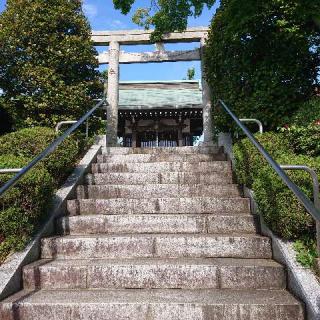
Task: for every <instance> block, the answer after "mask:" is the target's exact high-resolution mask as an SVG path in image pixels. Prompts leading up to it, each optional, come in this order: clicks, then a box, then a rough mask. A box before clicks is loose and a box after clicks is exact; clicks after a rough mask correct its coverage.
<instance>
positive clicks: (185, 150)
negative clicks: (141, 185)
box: [102, 146, 222, 155]
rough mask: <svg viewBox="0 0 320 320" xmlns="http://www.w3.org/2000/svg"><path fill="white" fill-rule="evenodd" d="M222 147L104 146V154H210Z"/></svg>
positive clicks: (219, 150)
mask: <svg viewBox="0 0 320 320" xmlns="http://www.w3.org/2000/svg"><path fill="white" fill-rule="evenodd" d="M221 152H222V148H220V147H218V146H213V147H177V148H176V147H171V148H170V147H167V148H161V147H160V148H123V147H120V148H117V147H116V148H102V154H107V155H126V154H160V153H162V154H210V153H221Z"/></svg>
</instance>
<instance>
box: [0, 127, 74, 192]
mask: <svg viewBox="0 0 320 320" xmlns="http://www.w3.org/2000/svg"><path fill="white" fill-rule="evenodd" d="M56 136H57V135H56V133H55V131H54V130H53V129H50V128H46V127H34V128H27V129H22V130H19V131H16V132H12V133H9V134H6V135H4V136H2V137H0V154H13V155H15V156H23V157H26V158H29V159H32V158H34V157H35V156H36V155H38V154H39V153H41V152H42V151H43V150H44V149H45V148H46V147H47V146H48V145H49V144H50V143H51V142H52V141H53V140H54V139H55V138H56ZM78 153H79V142H78V139H77V138H76V137H74V136H73V137H69V138H68V139H66V140H65V141H64V142H63V143H62V144H61V145H60V146H59V147H58V148H57V149H56V150H55V151H54V152H53V153H52V154H51V155H50V156H49V157H48V158H46V159H45V160H44V165H45V167H46V169H47V170H48V171H49V173H50V174H51V175H52V177H53V178H54V185H55V186H58V185H59V183H60V182H61V181H62V180H63V179H64V178H65V177H66V175H67V174H68V173H70V172H71V170H72V168H73V167H74V164H75V161H76V159H77V156H78Z"/></svg>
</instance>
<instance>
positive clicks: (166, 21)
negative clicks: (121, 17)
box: [113, 0, 216, 42]
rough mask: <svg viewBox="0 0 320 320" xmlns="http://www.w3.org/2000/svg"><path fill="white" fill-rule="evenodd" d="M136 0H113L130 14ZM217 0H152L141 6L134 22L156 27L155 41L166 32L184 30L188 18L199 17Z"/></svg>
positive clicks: (147, 27) (153, 38) (124, 12)
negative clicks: (205, 8) (146, 5)
mask: <svg viewBox="0 0 320 320" xmlns="http://www.w3.org/2000/svg"><path fill="white" fill-rule="evenodd" d="M135 2H136V1H135V0H113V3H114V6H115V8H116V9H119V10H121V12H122V13H123V14H128V13H129V12H130V10H131V8H132V6H133V4H134V3H135ZM215 2H216V0H150V5H149V6H148V7H143V8H139V9H138V10H137V11H136V12H135V14H134V16H133V22H135V23H136V24H138V25H140V26H144V27H145V28H146V29H149V28H150V27H151V26H154V27H155V31H154V32H153V34H152V40H153V41H154V42H156V41H159V40H161V37H162V35H163V34H164V33H167V32H173V31H183V30H185V29H186V28H187V25H188V18H189V17H191V16H193V17H199V16H200V15H201V13H202V11H203V8H204V6H207V7H208V8H209V9H210V8H212V7H213V5H214V4H215Z"/></svg>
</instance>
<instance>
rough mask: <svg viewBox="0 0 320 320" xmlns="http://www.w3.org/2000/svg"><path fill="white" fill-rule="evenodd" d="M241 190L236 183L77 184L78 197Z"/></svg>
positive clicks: (229, 194) (213, 194) (214, 193)
mask: <svg viewBox="0 0 320 320" xmlns="http://www.w3.org/2000/svg"><path fill="white" fill-rule="evenodd" d="M240 194H241V192H240V189H239V187H238V186H237V185H233V184H229V185H218V184H216V185H204V184H191V185H187V184H182V185H179V184H145V185H139V184H138V185H134V184H133V185H88V186H86V185H85V186H83V185H82V186H78V188H77V198H78V199H112V198H129V199H141V198H149V197H159V198H181V197H216V196H220V197H237V196H240Z"/></svg>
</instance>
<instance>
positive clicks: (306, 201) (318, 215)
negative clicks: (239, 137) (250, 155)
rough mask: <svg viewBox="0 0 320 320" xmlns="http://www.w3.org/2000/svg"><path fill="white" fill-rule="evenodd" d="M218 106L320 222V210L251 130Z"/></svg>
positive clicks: (221, 104) (232, 114)
mask: <svg viewBox="0 0 320 320" xmlns="http://www.w3.org/2000/svg"><path fill="white" fill-rule="evenodd" d="M218 104H219V105H220V106H222V108H223V109H224V110H225V111H226V113H228V114H229V116H230V117H231V118H232V119H233V121H234V122H235V123H236V124H237V126H238V127H239V128H240V129H241V130H242V131H243V132H244V133H245V135H246V136H247V137H248V139H249V140H250V141H251V142H252V144H253V145H254V146H255V147H256V148H257V149H258V151H259V152H260V153H261V154H262V156H263V157H264V158H265V159H266V160H267V162H268V163H269V164H270V165H271V167H272V168H273V169H274V170H275V172H276V173H277V174H278V175H279V177H280V178H281V179H282V181H283V182H284V183H285V184H286V185H287V186H288V188H289V189H290V190H291V191H292V192H293V193H294V194H295V195H296V197H297V198H298V200H299V201H300V203H301V204H302V205H303V206H304V207H305V209H306V210H307V211H308V212H309V213H310V214H311V215H312V217H313V218H314V219H315V220H316V222H318V223H319V222H320V210H319V209H318V208H316V207H315V206H314V204H313V203H312V201H311V200H310V199H309V198H308V197H307V196H306V195H305V194H304V193H303V191H302V190H301V189H300V188H299V187H298V186H297V185H296V184H295V183H294V182H293V181H292V180H291V179H290V178H289V177H288V175H287V174H286V173H285V172H284V170H283V169H281V167H280V165H279V164H278V163H277V162H276V161H275V160H274V159H273V158H272V157H271V156H270V154H269V153H268V152H267V151H266V150H265V149H264V148H263V146H262V145H261V144H260V143H259V142H258V141H257V140H256V138H255V137H254V136H253V134H252V133H251V132H250V131H249V129H248V128H247V127H246V126H245V125H244V124H243V123H242V122H241V121H240V119H239V118H238V117H237V116H236V115H235V114H234V113H233V112H232V111H231V110H230V109H229V108H228V107H227V105H226V104H225V103H224V102H223V101H222V100H221V99H219V100H218Z"/></svg>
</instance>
